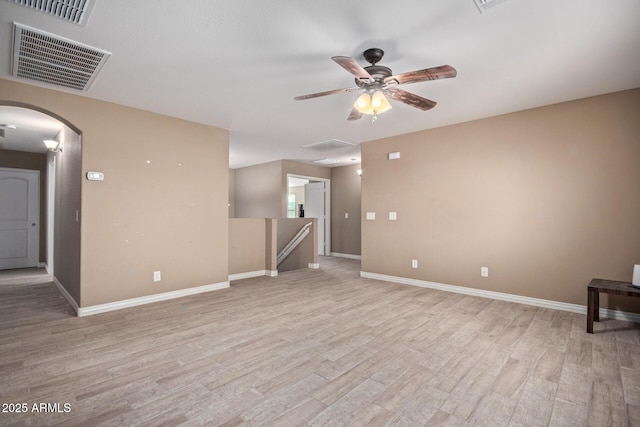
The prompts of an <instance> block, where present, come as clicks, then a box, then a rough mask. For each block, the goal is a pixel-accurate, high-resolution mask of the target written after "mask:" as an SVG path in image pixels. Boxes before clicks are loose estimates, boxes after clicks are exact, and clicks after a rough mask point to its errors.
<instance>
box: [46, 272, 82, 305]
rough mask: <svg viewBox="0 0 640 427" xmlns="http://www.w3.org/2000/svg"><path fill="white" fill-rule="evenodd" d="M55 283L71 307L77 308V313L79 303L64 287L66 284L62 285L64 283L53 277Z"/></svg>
mask: <svg viewBox="0 0 640 427" xmlns="http://www.w3.org/2000/svg"><path fill="white" fill-rule="evenodd" d="M53 283H55V284H56V287H57V288H58V291H59V292H60V293H61V294H62V296H63V297H64V299H66V300H67V301H68V302H69V304H71V307H73V309H74V310H75V312H76V314H77V313H78V312H79V310H80V309H79V307H78V303H77V301H76V300H75V299H73V297H72V296H71V294H70V293H69V292H67V290H66V289H65V288H64V286H62V283H60V282H59V281H58V279H56V278H55V277H53Z"/></svg>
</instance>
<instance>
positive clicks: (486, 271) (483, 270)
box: [480, 267, 489, 277]
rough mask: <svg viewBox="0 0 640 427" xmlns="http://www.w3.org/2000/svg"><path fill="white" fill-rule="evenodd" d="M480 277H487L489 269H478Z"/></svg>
mask: <svg viewBox="0 0 640 427" xmlns="http://www.w3.org/2000/svg"><path fill="white" fill-rule="evenodd" d="M480 275H481V276H482V277H489V267H480Z"/></svg>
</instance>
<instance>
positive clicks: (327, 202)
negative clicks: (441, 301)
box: [285, 173, 331, 256]
mask: <svg viewBox="0 0 640 427" xmlns="http://www.w3.org/2000/svg"><path fill="white" fill-rule="evenodd" d="M289 178H300V179H308V180H309V182H324V183H325V184H324V185H325V187H324V190H325V191H324V217H325V222H324V253H323V254H321V253H318V255H323V256H324V255H331V179H328V178H318V177H317V176H307V175H298V174H293V173H287V195H288V194H289ZM287 201H288V197H285V209H286V206H287ZM285 212H286V211H285Z"/></svg>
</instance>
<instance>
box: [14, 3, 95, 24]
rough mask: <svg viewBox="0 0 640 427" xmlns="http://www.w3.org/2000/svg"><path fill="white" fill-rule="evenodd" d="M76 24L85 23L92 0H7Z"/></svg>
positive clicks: (91, 6)
mask: <svg viewBox="0 0 640 427" xmlns="http://www.w3.org/2000/svg"><path fill="white" fill-rule="evenodd" d="M7 1H8V2H11V3H17V4H20V5H22V6H26V7H30V8H32V9H35V10H38V11H40V12H43V13H46V14H47V15H52V16H55V17H56V18H60V19H64V20H65V21H69V22H73V23H74V24H78V25H86V23H87V20H88V19H89V14H90V13H91V9H93V3H94V0H7Z"/></svg>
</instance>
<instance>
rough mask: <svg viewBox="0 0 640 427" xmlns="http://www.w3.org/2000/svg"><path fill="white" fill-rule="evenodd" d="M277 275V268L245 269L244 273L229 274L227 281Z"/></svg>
mask: <svg viewBox="0 0 640 427" xmlns="http://www.w3.org/2000/svg"><path fill="white" fill-rule="evenodd" d="M277 275H278V270H256V271H247V272H246V273H235V274H230V275H229V281H230V282H231V281H233V280H241V279H250V278H252V277H260V276H269V277H276V276H277Z"/></svg>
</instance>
